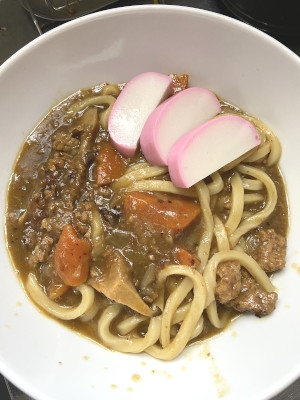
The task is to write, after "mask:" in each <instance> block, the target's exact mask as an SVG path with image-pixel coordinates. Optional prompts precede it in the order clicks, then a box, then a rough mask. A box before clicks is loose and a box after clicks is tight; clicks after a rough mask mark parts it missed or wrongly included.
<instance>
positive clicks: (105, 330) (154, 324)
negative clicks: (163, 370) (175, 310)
mask: <svg viewBox="0 0 300 400" xmlns="http://www.w3.org/2000/svg"><path fill="white" fill-rule="evenodd" d="M122 308H123V306H122V305H121V304H117V303H115V304H112V305H109V306H108V307H106V308H105V309H104V310H103V312H102V314H101V317H100V318H99V320H98V335H99V338H100V339H101V341H102V343H103V344H104V345H105V346H107V347H108V348H110V349H113V350H116V351H120V352H122V353H141V352H142V351H145V349H146V348H147V347H149V346H151V345H153V344H154V343H156V342H157V340H158V338H159V335H160V331H161V317H152V318H150V323H149V326H148V331H147V333H146V335H145V336H144V337H133V336H132V335H130V336H125V337H122V336H120V335H117V334H116V335H115V334H114V333H112V329H111V325H112V322H113V321H114V319H115V318H116V317H117V316H118V315H119V314H120V313H121V312H122Z"/></svg>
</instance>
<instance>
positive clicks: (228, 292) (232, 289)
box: [215, 261, 242, 304]
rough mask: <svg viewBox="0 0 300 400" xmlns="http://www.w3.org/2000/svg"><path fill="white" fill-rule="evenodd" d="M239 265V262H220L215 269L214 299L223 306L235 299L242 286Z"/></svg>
mask: <svg viewBox="0 0 300 400" xmlns="http://www.w3.org/2000/svg"><path fill="white" fill-rule="evenodd" d="M241 279H242V275H241V265H240V263H239V261H227V262H222V263H220V264H219V265H218V268H217V286H216V291H215V296H216V299H217V300H218V301H219V302H220V303H222V304H225V303H227V302H228V301H230V300H232V299H235V298H236V297H237V296H238V294H239V293H240V291H241V286H242V281H241Z"/></svg>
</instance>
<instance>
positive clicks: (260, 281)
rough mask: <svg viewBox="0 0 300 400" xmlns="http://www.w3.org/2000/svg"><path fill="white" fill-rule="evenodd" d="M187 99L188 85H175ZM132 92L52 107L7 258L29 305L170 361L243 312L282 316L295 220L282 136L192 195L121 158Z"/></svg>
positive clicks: (17, 200) (16, 184)
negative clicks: (114, 139) (282, 274)
mask: <svg viewBox="0 0 300 400" xmlns="http://www.w3.org/2000/svg"><path fill="white" fill-rule="evenodd" d="M173 79H174V82H175V87H176V90H183V89H184V88H185V87H186V86H187V77H186V76H183V77H178V76H176V75H174V76H173ZM123 87H124V84H106V83H103V84H100V85H97V86H95V87H93V88H89V89H85V90H80V91H78V92H76V93H74V94H72V95H71V96H69V97H68V98H66V99H65V100H64V101H63V102H62V103H60V104H58V105H57V106H56V107H54V108H53V109H52V110H51V111H50V112H49V114H48V115H47V116H46V117H45V118H44V119H43V120H42V121H41V123H40V124H39V125H38V126H37V127H36V128H35V129H34V130H33V132H32V133H31V134H30V135H29V136H28V138H27V140H26V142H25V143H24V145H23V148H22V150H21V152H20V154H19V156H18V159H17V161H16V164H15V167H14V171H13V174H12V177H11V182H10V185H9V191H8V205H7V215H6V229H7V243H8V248H9V252H10V254H11V256H12V260H13V263H14V266H15V268H16V270H17V271H18V273H19V276H20V277H21V279H22V282H23V284H24V287H25V289H26V291H27V293H28V294H29V296H30V298H31V299H32V300H33V301H34V302H35V303H36V304H37V305H38V306H39V307H40V308H41V309H43V310H44V311H46V312H47V313H48V314H50V315H51V316H53V317H55V318H57V319H59V320H61V321H64V323H65V324H67V325H68V326H69V327H71V328H72V329H74V330H76V331H79V332H83V333H84V334H85V335H87V336H89V337H90V338H92V339H94V340H97V341H100V342H101V343H102V344H104V345H105V346H107V347H108V348H111V349H114V350H117V351H120V352H130V353H140V352H146V353H148V354H150V355H152V356H154V357H156V358H159V359H163V360H170V359H173V358H175V357H176V356H177V355H179V354H180V353H181V352H182V351H183V349H184V348H185V347H186V346H187V345H188V344H189V343H192V342H195V341H201V340H202V339H203V338H206V337H208V336H209V335H213V334H214V333H216V332H219V331H220V330H221V329H223V328H224V327H225V326H226V325H227V324H228V323H229V322H230V320H231V319H232V318H233V317H234V316H236V315H239V314H241V313H252V314H255V315H256V316H264V315H268V314H270V313H272V312H273V311H274V309H275V306H276V301H277V297H278V295H277V293H276V291H275V288H274V287H273V285H272V282H271V280H270V275H271V274H272V273H273V272H275V271H277V270H280V269H282V268H283V267H284V266H285V252H286V236H287V229H288V208H287V201H286V192H285V187H284V182H283V179H282V176H281V172H280V169H279V166H278V163H279V160H280V154H281V148H280V143H279V141H278V139H277V138H276V136H275V135H274V134H273V133H272V132H271V131H270V129H268V127H267V126H265V125H264V124H263V123H262V122H261V121H259V120H258V119H256V118H255V117H252V116H250V115H248V114H247V113H245V112H244V111H243V110H240V109H239V108H237V107H235V106H233V105H231V104H229V103H227V102H226V101H224V100H223V99H220V103H221V110H222V111H221V113H222V114H225V113H237V114H239V115H241V116H243V117H244V118H246V119H249V120H250V121H251V122H252V123H253V124H254V125H255V126H256V128H257V129H258V131H259V134H260V139H261V144H260V145H259V146H258V147H257V148H255V149H254V150H252V151H250V152H248V153H247V154H245V155H244V156H243V157H241V158H240V159H239V160H235V161H233V162H232V163H231V164H229V165H226V166H225V167H224V168H222V169H221V170H219V171H217V172H215V173H213V174H212V175H211V176H210V177H208V178H206V179H205V180H203V181H200V182H198V183H197V184H196V185H194V186H193V187H191V188H190V189H179V188H176V187H175V186H174V185H173V184H172V182H171V181H170V178H169V175H168V169H167V167H158V166H154V165H150V164H148V163H147V161H146V160H145V158H144V156H143V154H142V152H141V151H138V152H137V154H136V155H135V156H134V157H132V158H125V157H123V156H122V155H120V154H119V153H118V152H117V151H116V150H115V149H114V148H113V146H112V145H111V142H110V140H109V133H108V131H107V121H108V115H109V112H110V109H111V107H112V105H113V103H114V101H115V98H116V97H117V96H118V94H119V93H120V91H121V90H122V88H123Z"/></svg>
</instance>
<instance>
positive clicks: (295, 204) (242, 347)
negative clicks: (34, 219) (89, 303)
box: [0, 5, 300, 400]
mask: <svg viewBox="0 0 300 400" xmlns="http://www.w3.org/2000/svg"><path fill="white" fill-rule="evenodd" d="M150 70H153V71H159V72H164V73H171V72H177V73H183V72H185V73H189V74H190V82H191V84H192V85H197V84H198V85H200V86H203V87H207V88H210V89H212V90H214V91H216V92H217V93H218V94H219V95H221V96H223V97H224V98H226V99H228V100H229V101H231V102H232V103H235V104H237V105H239V106H241V107H242V108H244V109H245V110H247V111H248V112H250V113H252V114H254V115H256V116H258V117H260V118H261V119H263V120H264V121H265V122H266V123H267V124H268V125H269V126H270V127H271V128H272V129H273V130H274V131H275V132H276V133H277V134H278V136H279V138H280V140H281V143H282V145H283V156H282V162H281V166H282V169H283V172H284V176H285V179H286V182H287V188H288V192H289V200H290V210H291V229H290V235H289V242H288V256H287V266H286V270H285V271H284V272H282V273H280V274H278V275H277V276H276V278H275V279H274V283H275V285H276V286H277V287H278V290H279V302H278V306H277V310H276V311H275V313H274V314H272V315H271V316H269V317H266V318H263V319H258V318H255V317H243V318H240V319H238V320H237V321H236V322H235V323H233V325H232V326H231V327H230V328H229V329H227V330H226V331H225V332H224V333H222V334H221V335H219V336H217V337H215V338H214V339H212V340H210V341H208V342H205V343H204V344H201V345H194V346H192V347H190V348H189V349H187V350H186V351H185V352H184V353H183V354H182V355H181V356H180V357H179V358H178V359H176V360H175V361H172V362H161V361H157V360H154V359H152V358H150V357H148V356H146V355H125V354H119V353H116V352H111V351H109V350H106V349H104V348H102V347H101V346H99V345H96V344H95V343H93V342H91V341H89V340H87V339H85V338H83V337H80V336H79V335H77V334H75V333H72V332H71V331H69V330H67V329H65V328H63V327H62V326H60V325H59V324H58V323H57V322H55V321H53V320H51V319H48V318H46V317H45V316H44V315H43V314H41V313H39V312H38V311H37V309H36V308H35V307H34V306H33V305H32V303H31V302H30V301H28V299H27V297H26V295H25V294H24V291H23V289H22V287H21V285H20V284H19V281H18V279H17V278H16V276H15V273H14V271H13V269H12V267H11V265H10V260H9V257H8V255H7V252H6V246H5V241H4V226H3V216H4V212H5V197H6V190H7V184H8V179H9V175H10V173H11V170H12V166H13V162H14V158H15V156H16V154H17V152H18V150H19V148H20V145H21V143H22V142H23V140H24V139H25V137H26V135H27V134H28V133H29V132H30V131H31V129H32V128H33V127H34V126H35V124H36V123H37V122H38V121H39V119H40V118H41V117H42V116H43V115H44V114H45V113H46V112H47V111H48V110H49V108H50V107H51V106H53V105H54V104H55V103H57V102H58V101H59V100H61V99H62V98H63V97H64V96H65V95H67V94H69V93H70V92H72V91H74V90H76V89H79V88H82V87H87V86H91V85H93V84H96V83H98V82H102V81H111V82H119V81H126V80H128V79H130V78H131V77H133V76H134V75H136V74H138V73H140V72H143V71H150ZM0 90H1V96H0V110H1V111H0V135H1V157H0V171H1V180H0V192H1V196H0V213H1V215H2V217H1V230H2V237H1V240H0V254H1V255H0V293H1V307H0V371H1V372H2V373H3V374H4V375H6V376H7V378H8V379H10V380H11V381H12V382H13V383H15V384H16V385H17V386H19V387H20V388H21V389H22V390H23V391H25V392H26V393H28V394H29V395H31V396H32V397H34V398H36V399H39V400H50V399H51V400H66V399H72V400H82V399H89V400H94V399H98V400H99V399H105V400H110V399H116V398H121V399H123V400H126V399H132V400H133V399H150V398H151V399H152V398H153V396H155V397H159V398H163V396H170V398H172V399H181V398H188V399H190V398H202V399H205V400H216V399H224V400H241V399H243V400H263V399H267V398H270V397H271V396H273V395H275V394H276V393H278V392H279V391H280V390H282V389H283V388H284V387H286V386H287V385H288V384H289V383H291V382H292V381H293V380H294V379H296V378H297V377H298V376H299V375H300V273H299V270H300V243H299V237H300V225H299V221H300V213H299V204H300V190H299V178H298V173H299V171H300V157H299V151H298V149H299V145H300V138H299V133H300V127H299V126H300V125H299V106H300V100H299V94H300V60H299V58H298V57H297V56H296V55H294V54H293V53H292V52H291V51H289V50H288V49H286V48H285V47H284V46H282V45H281V44H279V43H278V42H276V41H275V40H273V39H272V38H270V37H268V36H266V35H265V34H263V33H261V32H259V31H257V30H255V29H254V28H251V27H249V26H247V25H245V24H243V23H240V22H237V21H234V20H232V19H229V18H227V17H224V16H220V15H217V14H213V13H210V12H206V11H201V10H198V9H197V10H196V9H192V8H183V7H177V6H161V5H153V6H151V5H146V6H136V7H135V6H134V7H128V8H122V9H114V10H110V11H104V12H99V13H96V14H93V15H90V16H86V17H82V18H81V19H78V20H75V21H72V22H70V23H67V24H65V25H63V26H62V27H59V28H56V29H54V30H53V31H51V32H49V33H47V34H45V35H44V36H42V37H41V38H38V39H37V40H35V41H33V42H32V43H30V44H29V45H27V46H26V47H25V48H23V49H21V50H20V51H19V52H18V53H17V54H16V55H14V56H13V57H12V58H11V59H9V60H8V61H7V62H5V63H4V64H3V65H2V66H1V67H0Z"/></svg>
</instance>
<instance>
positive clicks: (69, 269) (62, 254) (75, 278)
mask: <svg viewBox="0 0 300 400" xmlns="http://www.w3.org/2000/svg"><path fill="white" fill-rule="evenodd" d="M91 253H92V245H91V244H90V243H89V242H87V241H86V240H84V239H81V238H79V237H78V236H77V233H76V232H75V230H74V229H73V227H72V225H65V226H64V228H63V230H62V233H61V235H60V238H59V240H58V243H57V245H56V247H55V250H54V268H55V271H56V273H57V275H58V276H59V277H60V278H61V279H62V281H63V282H64V283H65V284H66V285H69V286H78V285H80V284H82V283H84V282H85V281H86V279H87V277H88V273H89V264H90V258H91Z"/></svg>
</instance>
